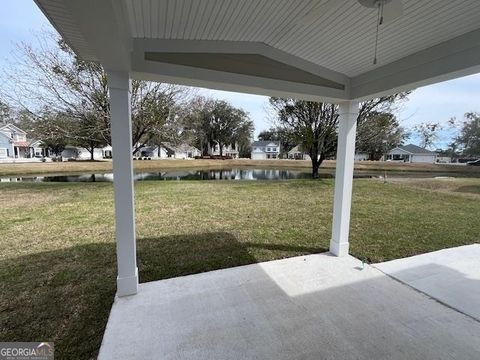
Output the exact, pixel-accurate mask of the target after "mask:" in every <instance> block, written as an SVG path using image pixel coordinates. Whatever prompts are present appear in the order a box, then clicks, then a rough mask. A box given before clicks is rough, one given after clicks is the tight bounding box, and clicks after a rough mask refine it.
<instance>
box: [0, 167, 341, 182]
mask: <svg viewBox="0 0 480 360" xmlns="http://www.w3.org/2000/svg"><path fill="white" fill-rule="evenodd" d="M310 177H311V175H310V172H305V171H298V170H280V169H227V170H225V169H222V170H171V171H161V172H144V173H137V174H135V175H134V179H135V180H136V181H143V180H289V179H309V178H310ZM320 177H322V178H332V177H333V174H331V173H324V174H320ZM112 181H113V174H112V173H106V174H93V173H89V174H76V175H54V176H22V177H3V178H0V182H112Z"/></svg>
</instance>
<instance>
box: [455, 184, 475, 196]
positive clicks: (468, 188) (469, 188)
mask: <svg viewBox="0 0 480 360" xmlns="http://www.w3.org/2000/svg"><path fill="white" fill-rule="evenodd" d="M455 191H456V192H461V193H468V194H480V185H464V186H460V187H459V188H457V189H456V190H455Z"/></svg>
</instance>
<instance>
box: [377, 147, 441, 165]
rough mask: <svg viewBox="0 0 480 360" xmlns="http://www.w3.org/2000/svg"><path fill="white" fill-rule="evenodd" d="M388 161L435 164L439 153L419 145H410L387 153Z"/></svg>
mask: <svg viewBox="0 0 480 360" xmlns="http://www.w3.org/2000/svg"><path fill="white" fill-rule="evenodd" d="M386 160H391V161H403V162H409V163H430V164H434V163H435V162H436V160H437V153H435V152H433V151H430V150H427V149H424V148H421V147H420V146H417V145H413V144H408V145H402V146H397V147H396V148H394V149H392V150H390V151H389V152H388V153H387V156H386Z"/></svg>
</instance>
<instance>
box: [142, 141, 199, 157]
mask: <svg viewBox="0 0 480 360" xmlns="http://www.w3.org/2000/svg"><path fill="white" fill-rule="evenodd" d="M200 155H201V152H200V150H198V149H197V148H196V147H194V146H191V145H189V144H186V143H183V144H180V145H173V144H170V143H163V144H162V145H161V146H144V147H142V148H140V149H138V151H136V152H135V154H134V156H135V157H147V158H152V159H193V158H194V157H195V156H200Z"/></svg>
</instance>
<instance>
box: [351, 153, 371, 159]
mask: <svg viewBox="0 0 480 360" xmlns="http://www.w3.org/2000/svg"><path fill="white" fill-rule="evenodd" d="M354 160H355V161H366V160H370V155H368V154H365V153H355V157H354Z"/></svg>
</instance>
